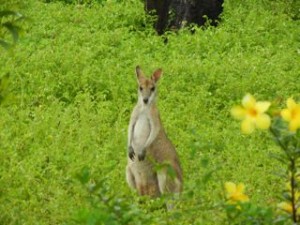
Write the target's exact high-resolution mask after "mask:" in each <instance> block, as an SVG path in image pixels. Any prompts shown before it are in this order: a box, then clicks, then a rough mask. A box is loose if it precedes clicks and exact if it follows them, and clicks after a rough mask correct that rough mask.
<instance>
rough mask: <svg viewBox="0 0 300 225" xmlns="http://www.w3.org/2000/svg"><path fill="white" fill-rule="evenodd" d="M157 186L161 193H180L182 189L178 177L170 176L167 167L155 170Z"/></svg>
mask: <svg viewBox="0 0 300 225" xmlns="http://www.w3.org/2000/svg"><path fill="white" fill-rule="evenodd" d="M157 179H158V186H159V191H160V193H161V194H166V193H180V192H181V189H182V184H181V181H180V180H179V179H178V177H171V176H170V175H169V174H168V171H167V169H162V170H160V171H158V172H157Z"/></svg>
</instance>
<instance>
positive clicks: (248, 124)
mask: <svg viewBox="0 0 300 225" xmlns="http://www.w3.org/2000/svg"><path fill="white" fill-rule="evenodd" d="M254 129H255V126H254V123H253V121H252V120H251V119H245V120H243V122H242V124H241V130H242V132H243V133H244V134H251V133H252V132H253V131H254Z"/></svg>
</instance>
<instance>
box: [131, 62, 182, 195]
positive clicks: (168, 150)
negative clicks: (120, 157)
mask: <svg viewBox="0 0 300 225" xmlns="http://www.w3.org/2000/svg"><path fill="white" fill-rule="evenodd" d="M161 75H162V70H161V69H157V70H156V71H155V72H154V73H153V75H152V77H151V79H148V78H146V77H145V76H144V74H143V72H142V71H141V69H140V67H139V66H137V67H136V76H137V80H138V85H139V87H138V102H137V105H136V106H135V108H134V110H133V112H132V114H131V118H130V123H129V127H128V164H127V167H126V179H127V183H128V184H129V186H130V187H131V188H133V189H137V191H138V193H139V194H140V195H149V196H153V197H155V196H160V195H162V194H165V193H180V192H181V191H182V182H183V181H182V170H181V167H180V162H179V159H178V157H177V154H176V151H175V148H174V146H173V144H172V143H171V141H170V140H169V139H168V137H167V135H166V133H165V130H164V128H163V126H162V123H161V120H160V116H159V112H158V109H157V106H156V102H155V101H156V95H157V88H156V84H157V81H158V80H159V78H160V77H161Z"/></svg>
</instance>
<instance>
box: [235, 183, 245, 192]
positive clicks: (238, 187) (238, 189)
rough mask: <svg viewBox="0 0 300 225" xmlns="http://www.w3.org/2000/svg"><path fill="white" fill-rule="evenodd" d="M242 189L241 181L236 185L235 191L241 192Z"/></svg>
mask: <svg viewBox="0 0 300 225" xmlns="http://www.w3.org/2000/svg"><path fill="white" fill-rule="evenodd" d="M244 190H245V185H244V184H243V183H240V184H238V185H237V186H236V191H237V192H241V193H243V192H244Z"/></svg>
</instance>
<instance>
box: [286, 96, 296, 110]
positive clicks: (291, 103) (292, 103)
mask: <svg viewBox="0 0 300 225" xmlns="http://www.w3.org/2000/svg"><path fill="white" fill-rule="evenodd" d="M286 105H287V107H288V109H294V108H296V106H297V104H296V102H295V101H294V99H293V98H289V99H288V100H287V101H286Z"/></svg>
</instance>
